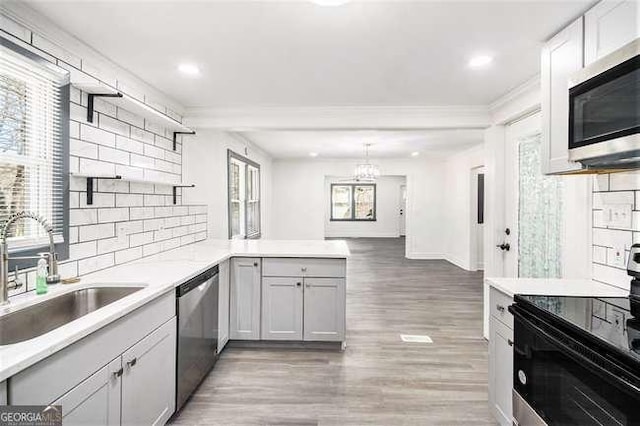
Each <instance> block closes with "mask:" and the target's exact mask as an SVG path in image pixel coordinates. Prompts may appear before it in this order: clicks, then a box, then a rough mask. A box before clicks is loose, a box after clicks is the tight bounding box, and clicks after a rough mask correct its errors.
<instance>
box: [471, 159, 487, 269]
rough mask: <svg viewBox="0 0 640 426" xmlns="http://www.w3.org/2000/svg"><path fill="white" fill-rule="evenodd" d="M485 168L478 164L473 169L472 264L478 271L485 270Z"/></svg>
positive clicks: (472, 267)
mask: <svg viewBox="0 0 640 426" xmlns="http://www.w3.org/2000/svg"><path fill="white" fill-rule="evenodd" d="M484 176H485V169H484V166H478V167H474V168H472V169H471V209H470V211H471V228H470V233H469V235H470V248H471V256H470V266H471V269H473V270H476V271H483V270H484V214H485V185H484Z"/></svg>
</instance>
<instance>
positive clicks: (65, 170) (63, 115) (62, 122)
mask: <svg viewBox="0 0 640 426" xmlns="http://www.w3.org/2000/svg"><path fill="white" fill-rule="evenodd" d="M0 45H1V46H2V47H4V48H7V49H9V50H12V51H13V52H15V53H17V54H19V55H22V56H24V57H26V58H27V59H29V60H31V61H33V62H35V63H36V64H38V65H42V66H46V67H47V68H52V67H54V68H57V69H58V71H60V73H61V74H66V78H64V77H63V78H62V79H61V80H62V81H61V86H60V87H61V88H60V111H59V112H60V114H59V116H58V124H59V128H60V144H61V147H60V150H61V157H62V158H61V162H60V166H61V170H60V173H61V175H62V186H61V187H60V188H58V189H57V190H54V193H53V194H52V198H56V197H62V241H59V242H56V243H55V244H54V247H55V251H56V253H57V255H58V260H59V261H62V260H67V259H68V258H69V179H70V178H69V162H70V158H69V137H70V135H69V123H70V119H71V115H70V109H71V105H70V102H71V84H70V81H69V75H70V74H69V72H68V71H67V70H64V69H63V68H60V67H58V66H57V65H56V64H54V63H52V62H49V61H48V60H47V59H45V58H43V57H42V56H40V55H38V54H36V53H34V52H32V51H30V50H28V49H25V48H24V47H22V46H20V45H18V44H16V43H14V42H12V41H10V40H7V39H6V38H3V37H0ZM7 241H8V242H9V241H10V239H9V238H8V239H7ZM48 248H49V242H43V243H42V244H38V245H35V246H28V247H14V248H11V247H10V248H9V255H10V258H9V271H13V270H15V268H18V269H26V268H32V267H35V266H36V264H37V262H38V258H37V256H38V254H39V253H42V252H43V251H48ZM11 256H20V257H31V256H33V257H36V258H35V259H15V258H11Z"/></svg>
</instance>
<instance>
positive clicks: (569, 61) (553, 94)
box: [541, 18, 584, 174]
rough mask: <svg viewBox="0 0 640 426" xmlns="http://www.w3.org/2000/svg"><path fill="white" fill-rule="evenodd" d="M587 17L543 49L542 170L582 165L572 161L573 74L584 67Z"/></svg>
mask: <svg viewBox="0 0 640 426" xmlns="http://www.w3.org/2000/svg"><path fill="white" fill-rule="evenodd" d="M583 42H584V32H583V18H580V19H578V20H577V21H575V22H574V23H572V24H571V25H569V26H568V27H567V28H565V29H564V30H562V31H561V32H560V33H558V34H557V35H556V36H555V37H553V38H552V39H551V40H549V42H548V43H547V44H546V45H545V47H544V49H543V50H542V61H541V62H542V71H541V80H542V136H543V139H542V172H543V173H546V174H555V173H566V172H569V171H572V170H578V169H580V168H581V165H580V164H577V163H573V162H570V161H569V77H570V76H571V74H573V73H574V72H575V71H578V70H580V69H581V68H582V67H583V62H584V61H583V59H584V54H583V44H584V43H583Z"/></svg>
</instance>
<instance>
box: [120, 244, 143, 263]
mask: <svg viewBox="0 0 640 426" xmlns="http://www.w3.org/2000/svg"><path fill="white" fill-rule="evenodd" d="M141 257H142V247H134V248H130V249H127V250H122V251H118V252H116V264H120V263H126V262H131V261H132V260H136V259H140V258H141Z"/></svg>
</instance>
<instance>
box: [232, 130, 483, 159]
mask: <svg viewBox="0 0 640 426" xmlns="http://www.w3.org/2000/svg"><path fill="white" fill-rule="evenodd" d="M242 135H243V136H244V137H246V138H247V139H249V140H251V141H252V142H253V143H255V144H256V145H257V146H259V147H260V148H261V149H262V150H264V151H265V152H267V153H268V154H269V155H270V156H272V157H273V158H279V159H294V158H295V159H299V158H310V156H309V153H311V152H315V153H317V154H318V157H317V158H320V159H321V158H332V159H335V158H360V157H363V156H364V144H365V143H371V144H372V145H371V147H370V148H369V155H370V157H371V158H411V153H412V152H419V153H420V155H422V156H434V155H438V154H450V153H453V152H456V151H460V150H462V149H465V148H469V147H471V146H473V145H477V144H480V143H481V142H482V140H483V139H482V137H483V131H482V130H420V131H417V130H416V131H371V130H367V131H255V132H243V133H242Z"/></svg>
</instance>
